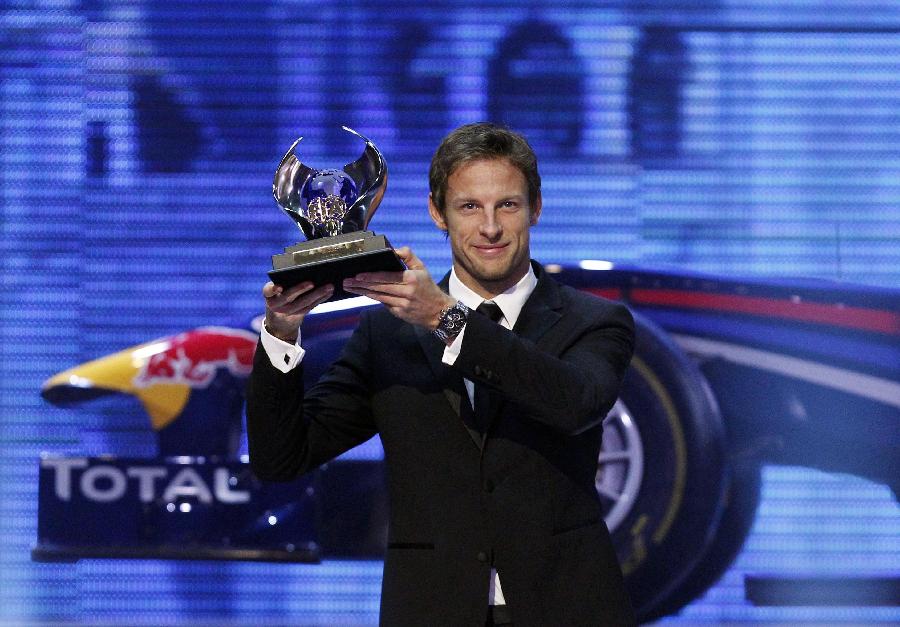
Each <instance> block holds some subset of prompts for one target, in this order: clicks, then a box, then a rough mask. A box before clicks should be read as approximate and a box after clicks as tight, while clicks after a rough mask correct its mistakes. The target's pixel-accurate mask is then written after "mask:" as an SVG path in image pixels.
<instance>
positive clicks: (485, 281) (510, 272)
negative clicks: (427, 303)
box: [428, 159, 541, 298]
mask: <svg viewBox="0 0 900 627" xmlns="http://www.w3.org/2000/svg"><path fill="white" fill-rule="evenodd" d="M445 205H446V208H445V211H444V213H443V214H442V213H441V212H440V211H439V210H438V208H437V207H436V206H435V205H434V202H433V201H432V200H431V199H430V198H429V201H428V210H429V213H430V214H431V218H432V220H434V223H435V224H436V225H437V226H438V228H440V229H441V230H445V231H447V233H448V234H449V236H450V247H451V250H452V253H453V265H454V267H455V268H456V274H457V276H459V278H460V280H461V281H462V282H463V283H464V284H465V285H467V286H468V287H470V288H471V289H472V290H474V291H475V292H478V293H479V294H480V295H481V296H482V297H485V298H489V297H492V296H495V295H496V294H499V293H501V292H503V291H505V290H506V289H508V288H509V287H512V286H513V285H515V284H516V283H517V282H518V281H519V279H521V278H522V277H523V276H524V275H525V273H526V272H527V271H528V264H529V259H530V250H529V244H528V230H529V228H530V227H531V226H532V225H534V224H537V220H538V217H539V216H540V213H541V198H540V195H538V198H537V201H536V203H535V205H536V206H534V207H530V206H529V204H528V184H527V182H526V181H525V176H524V175H523V174H522V172H521V171H519V169H518V168H516V167H515V166H513V165H512V164H511V163H509V161H507V160H506V159H479V160H476V161H470V162H467V163H464V164H463V165H461V166H459V167H458V168H457V169H456V170H454V171H453V173H452V174H450V177H449V179H448V180H447V193H446V195H445Z"/></svg>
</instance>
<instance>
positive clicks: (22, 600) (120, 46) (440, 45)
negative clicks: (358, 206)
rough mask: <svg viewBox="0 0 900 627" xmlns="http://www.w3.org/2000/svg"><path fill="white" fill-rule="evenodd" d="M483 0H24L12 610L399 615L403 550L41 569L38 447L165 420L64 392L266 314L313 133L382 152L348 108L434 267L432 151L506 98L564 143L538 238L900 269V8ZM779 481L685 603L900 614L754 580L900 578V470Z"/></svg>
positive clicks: (161, 618) (140, 620) (871, 270)
mask: <svg viewBox="0 0 900 627" xmlns="http://www.w3.org/2000/svg"><path fill="white" fill-rule="evenodd" d="M486 4H487V3H481V2H469V1H467V0H454V2H446V1H437V2H432V3H422V2H403V1H393V2H390V1H382V2H378V3H366V2H360V1H353V0H335V1H332V2H329V3H322V2H312V1H309V0H274V1H268V2H262V1H245V2H239V3H237V2H227V1H225V0H212V1H204V2H200V1H197V0H194V1H191V2H187V1H157V2H154V1H144V2H135V1H125V2H113V1H110V2H104V1H100V0H95V1H88V0H85V1H82V2H77V1H70V2H66V1H61V0H55V1H54V0H45V1H19V2H16V1H7V2H4V3H3V4H2V5H0V7H2V9H0V55H2V74H0V211H2V229H3V236H2V281H3V290H2V310H0V314H2V328H0V333H2V337H0V477H2V481H0V621H2V620H7V621H12V622H15V623H19V622H26V621H34V622H47V621H104V622H111V623H134V624H160V623H178V622H185V623H187V622H196V621H208V622H212V623H215V624H218V623H223V622H229V623H247V624H259V623H266V622H275V623H284V622H287V623H301V624H307V623H308V624H335V623H351V624H355V623H362V624H368V623H371V622H373V621H375V620H376V618H377V609H378V591H379V586H380V577H381V565H380V563H378V562H372V563H369V562H327V563H325V564H323V565H320V566H286V565H266V564H237V563H235V564H231V563H177V562H128V561H84V562H81V563H78V564H75V565H47V564H32V563H31V562H30V561H29V553H28V552H29V549H30V547H31V546H32V544H33V543H34V541H35V539H36V481H37V470H38V462H37V458H38V454H39V453H40V452H41V451H48V452H53V453H59V454H67V453H68V454H100V453H109V452H119V453H122V452H125V450H127V451H129V452H131V453H132V454H143V455H152V454H154V451H153V442H152V438H145V437H144V438H142V437H137V436H134V437H133V441H132V440H129V439H128V438H129V437H132V436H129V435H127V434H123V435H122V436H121V437H120V438H118V439H117V440H116V442H117V445H116V446H118V447H119V450H116V451H111V450H109V446H110V445H109V442H110V439H109V437H107V435H104V434H105V432H107V431H109V429H110V425H111V424H112V425H114V424H117V423H116V422H115V421H116V420H118V421H120V422H119V423H118V424H120V425H121V428H122V429H125V428H126V427H127V428H128V429H132V430H133V429H134V428H135V426H136V425H140V424H143V422H142V421H144V420H145V418H144V417H143V416H140V415H138V414H134V415H131V416H128V415H126V414H122V413H116V412H117V410H116V408H115V407H113V408H105V407H102V406H101V407H99V408H97V407H81V408H78V409H73V410H60V409H56V408H52V407H50V406H49V405H47V404H45V403H44V402H43V401H41V399H40V397H39V394H38V392H39V389H40V385H41V383H42V382H43V381H44V380H45V379H46V378H47V377H49V376H50V375H52V374H54V373H55V372H57V371H59V370H62V369H63V368H66V367H69V366H72V365H75V364H77V363H81V362H83V361H86V360H88V359H91V358H94V357H98V356H101V355H105V354H107V353H110V352H113V351H116V350H119V349H121V348H124V347H126V346H130V345H133V344H137V343H140V342H144V341H147V340H149V339H152V338H154V337H158V336H162V335H168V334H171V333H175V332H178V331H181V330H185V329H188V328H192V327H194V326H200V325H207V324H216V323H223V322H228V321H233V320H237V319H246V318H248V317H249V316H251V315H253V314H255V313H257V312H258V311H259V308H260V303H259V289H260V286H261V284H262V282H263V281H264V280H265V271H266V269H267V268H268V267H270V256H271V255H272V254H273V253H275V252H279V250H280V249H281V248H282V247H283V246H285V245H288V244H292V243H294V242H296V241H297V240H299V239H301V238H300V235H299V233H298V232H297V230H296V227H295V226H293V225H292V224H291V222H290V221H289V220H288V219H287V218H286V217H285V216H284V215H283V214H282V213H281V212H280V210H279V209H278V208H277V207H276V206H275V204H274V202H273V201H272V199H271V195H270V190H271V178H272V173H273V171H274V168H275V166H276V165H277V162H278V160H279V159H280V157H281V155H282V154H283V153H284V151H285V150H286V149H287V148H288V146H289V145H290V144H291V142H292V141H293V140H294V139H295V138H296V137H297V136H298V135H304V136H305V139H304V140H303V142H302V143H301V148H300V154H301V155H302V157H303V159H304V161H306V162H308V163H309V164H311V165H313V166H317V165H318V166H321V167H325V166H338V165H341V164H343V163H346V162H349V161H352V160H353V159H355V158H356V157H357V156H358V155H359V153H360V150H361V146H360V145H359V144H358V143H357V142H355V141H353V138H352V137H351V136H350V135H348V134H347V133H344V132H343V131H341V130H340V125H341V124H346V125H348V126H351V127H353V128H355V129H357V130H358V131H360V132H362V133H363V134H365V135H367V136H369V137H370V138H372V139H373V140H374V141H375V143H376V144H377V145H378V146H379V148H380V149H381V150H382V152H383V153H384V154H385V156H386V158H387V161H388V164H389V168H390V182H389V188H388V193H387V195H386V196H385V200H384V202H383V203H382V205H381V208H380V209H379V211H378V213H377V214H376V216H375V220H374V222H373V227H374V228H375V230H376V231H378V232H379V233H385V234H386V235H388V237H389V238H390V240H391V241H392V243H394V244H396V245H402V244H407V245H410V246H412V247H413V249H414V250H415V251H416V252H417V253H418V255H419V256H420V257H422V258H423V260H424V261H425V262H426V264H428V266H429V267H430V268H431V270H432V273H433V274H436V275H439V274H442V273H443V272H444V271H445V270H446V269H447V268H448V267H449V255H448V246H447V245H446V243H445V241H444V239H443V237H442V236H441V235H440V234H439V233H438V232H437V231H436V230H435V229H434V227H433V225H432V224H431V223H430V221H429V220H428V217H427V213H426V202H425V201H426V196H427V166H428V161H429V159H430V155H431V152H432V150H433V149H434V147H435V145H436V144H437V142H438V141H439V140H440V138H441V137H442V136H443V135H444V134H445V133H446V132H447V131H449V130H450V129H452V128H454V127H455V126H457V125H459V124H461V123H465V122H471V121H476V120H481V119H488V118H489V119H494V120H500V121H505V122H507V123H508V124H510V125H511V126H513V127H514V128H517V129H518V130H521V131H523V132H524V133H525V134H526V135H527V136H528V137H529V138H530V139H531V140H532V143H533V145H534V147H535V149H536V150H537V152H538V155H539V156H540V158H541V162H540V163H541V170H542V174H543V177H544V207H545V211H544V214H543V216H542V220H541V224H540V225H539V226H538V227H537V229H536V230H535V231H534V233H533V253H534V256H535V257H537V258H539V259H542V260H544V261H547V262H550V261H555V262H571V263H576V262H578V261H580V260H582V259H612V260H616V261H629V262H634V263H639V264H641V265H647V266H654V267H659V266H678V267H682V268H691V269H699V270H706V271H711V272H715V273H721V274H726V275H728V274H744V273H763V274H768V275H779V276H780V275H787V274H789V275H806V276H819V277H830V278H841V279H847V280H851V281H856V282H865V283H872V284H878V285H888V286H894V287H897V286H900V209H898V206H900V37H898V34H900V5H898V4H897V3H896V2H887V1H885V2H879V1H877V0H872V1H866V0H831V1H828V2H824V1H822V2H814V1H810V0H778V1H775V0H720V1H702V0H693V1H688V0H686V1H684V2H678V3H671V2H663V1H644V2H626V1H624V0H621V1H607V2H599V1H598V2H591V1H580V2H573V3H559V2H556V3H553V2H537V1H533V2H522V1H521V0H518V1H495V2H492V3H489V4H490V6H486ZM111 416H113V417H112V418H111ZM123 433H124V432H123ZM129 433H130V432H129ZM123 443H124V444H123ZM763 478H764V484H763V500H762V505H761V509H760V511H759V516H758V518H757V521H756V524H755V526H754V529H753V532H752V534H751V537H750V539H749V541H748V543H747V545H746V546H745V549H744V551H743V552H742V553H741V555H740V557H739V558H738V560H737V561H736V562H735V564H734V566H733V568H732V569H731V570H730V571H729V572H728V573H727V574H726V575H725V576H724V578H723V579H722V580H721V581H720V582H719V583H718V584H717V585H716V586H715V587H714V588H712V589H711V590H710V591H709V593H708V594H707V595H706V596H705V597H704V598H702V599H700V600H698V601H696V602H695V603H694V604H692V605H691V606H689V607H688V608H686V609H685V610H684V611H683V612H682V614H681V616H680V617H679V618H673V619H669V620H671V622H678V621H679V620H682V621H686V622H691V623H695V622H702V621H712V622H715V621H722V622H724V621H742V620H748V621H757V620H763V621H770V620H771V621H785V622H789V623H798V622H803V621H812V622H823V621H826V622H841V621H848V622H856V623H859V622H878V621H884V622H893V621H900V609H898V608H754V607H752V606H750V605H749V604H747V603H746V602H745V601H744V600H743V576H744V575H745V574H758V573H766V574H828V573H832V574H859V575H863V574H864V575H871V574H881V575H883V574H893V575H896V574H897V573H898V571H900V508H898V507H897V504H896V502H895V501H894V500H893V499H892V497H891V494H890V492H889V490H888V489H887V488H886V487H884V486H880V485H874V484H870V483H867V482H865V481H863V480H860V479H856V478H851V477H845V476H836V475H825V474H822V473H818V472H815V471H811V470H806V469H799V468H785V467H769V468H766V469H765V470H764V475H763ZM111 524H115V521H111Z"/></svg>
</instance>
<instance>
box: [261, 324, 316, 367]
mask: <svg viewBox="0 0 900 627" xmlns="http://www.w3.org/2000/svg"><path fill="white" fill-rule="evenodd" d="M259 337H260V340H261V341H262V345H263V349H265V351H266V355H267V356H268V357H269V361H270V362H272V365H273V366H275V368H276V369H277V370H280V371H281V372H290V371H291V370H293V369H294V368H296V367H297V364H299V363H300V362H301V361H303V355H305V354H306V351H305V350H303V348H301V347H300V332H299V331H298V332H297V342H296V343H295V344H290V343H288V342H285V341H283V340H279V339H278V338H277V337H275V336H274V335H272V334H271V333H269V332H268V331H267V330H266V325H265V323H263V325H262V330H261V331H260V333H259Z"/></svg>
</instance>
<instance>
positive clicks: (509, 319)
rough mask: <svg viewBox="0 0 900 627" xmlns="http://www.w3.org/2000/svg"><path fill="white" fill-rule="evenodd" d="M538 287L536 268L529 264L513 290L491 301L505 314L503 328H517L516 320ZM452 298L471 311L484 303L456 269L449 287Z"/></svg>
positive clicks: (451, 272)
mask: <svg viewBox="0 0 900 627" xmlns="http://www.w3.org/2000/svg"><path fill="white" fill-rule="evenodd" d="M535 287H537V276H536V275H535V274H534V268H532V267H531V264H530V263H529V264H528V272H526V273H525V276H523V277H522V278H521V279H519V282H518V283H516V284H515V285H513V286H512V287H511V288H509V289H508V290H506V291H505V292H503V293H502V294H497V295H496V296H494V297H493V298H492V299H491V300H492V301H493V302H494V303H496V304H497V306H498V307H499V308H500V311H502V312H503V319H502V320H501V321H500V322H501V324H503V326H505V327H506V328H508V329H512V328H513V327H514V326H516V320H518V319H519V314H520V313H521V312H522V307H524V306H525V301H526V300H528V297H529V296H531V293H532V292H533V291H534V288H535ZM448 290H449V292H450V296H452V297H453V298H455V299H456V300H458V301H460V302H461V303H462V304H463V305H465V306H466V307H468V308H469V309H475V308H476V307H478V305H480V304H481V303H482V302H484V298H482V297H481V296H479V295H478V294H476V293H475V292H474V291H472V290H471V289H470V288H469V287H468V286H466V285H465V284H463V282H462V281H460V280H459V277H458V276H457V275H456V268H453V269H452V270H451V271H450V284H449V286H448Z"/></svg>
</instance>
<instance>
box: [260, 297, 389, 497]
mask: <svg viewBox="0 0 900 627" xmlns="http://www.w3.org/2000/svg"><path fill="white" fill-rule="evenodd" d="M368 330H369V323H368V317H367V316H366V315H365V314H363V316H362V317H361V319H360V324H359V327H357V329H356V331H355V332H354V333H353V335H352V336H351V337H350V340H348V342H347V344H346V345H345V347H344V350H343V351H342V353H341V356H340V357H339V358H338V360H337V361H335V362H334V363H333V364H332V365H331V367H330V368H329V369H328V371H327V372H326V373H325V375H323V376H322V378H321V379H320V380H319V382H318V383H316V384H315V385H314V386H312V387H311V388H310V389H309V390H308V391H305V390H304V385H303V366H302V364H301V365H300V366H299V367H297V368H294V369H293V370H291V371H289V372H287V373H282V372H279V371H278V370H277V369H276V368H275V367H273V366H272V364H271V362H270V361H269V357H268V355H266V352H265V350H264V349H263V348H262V346H261V345H258V346H257V349H256V354H255V355H254V358H253V370H252V372H251V373H250V378H249V380H248V382H247V440H248V445H249V451H250V467H251V468H252V470H253V472H254V474H255V475H256V476H257V477H259V478H260V479H263V480H266V481H290V480H292V479H294V478H295V477H297V475H300V474H303V473H305V472H308V471H310V470H312V469H314V468H316V467H318V466H320V465H321V464H324V463H325V462H327V461H329V460H331V459H334V458H335V457H337V456H338V455H340V454H341V453H343V452H345V451H347V450H349V449H351V448H353V447H354V446H356V445H358V444H361V443H362V442H365V441H366V440H368V439H369V438H371V437H372V436H373V435H375V433H376V427H375V423H374V419H373V417H372V412H371V405H370V390H369V388H370V382H371V380H372V378H371V376H370V369H371V365H370V364H371V362H370V359H369V357H368V355H369V353H368V349H369V339H368V338H369V334H368Z"/></svg>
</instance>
